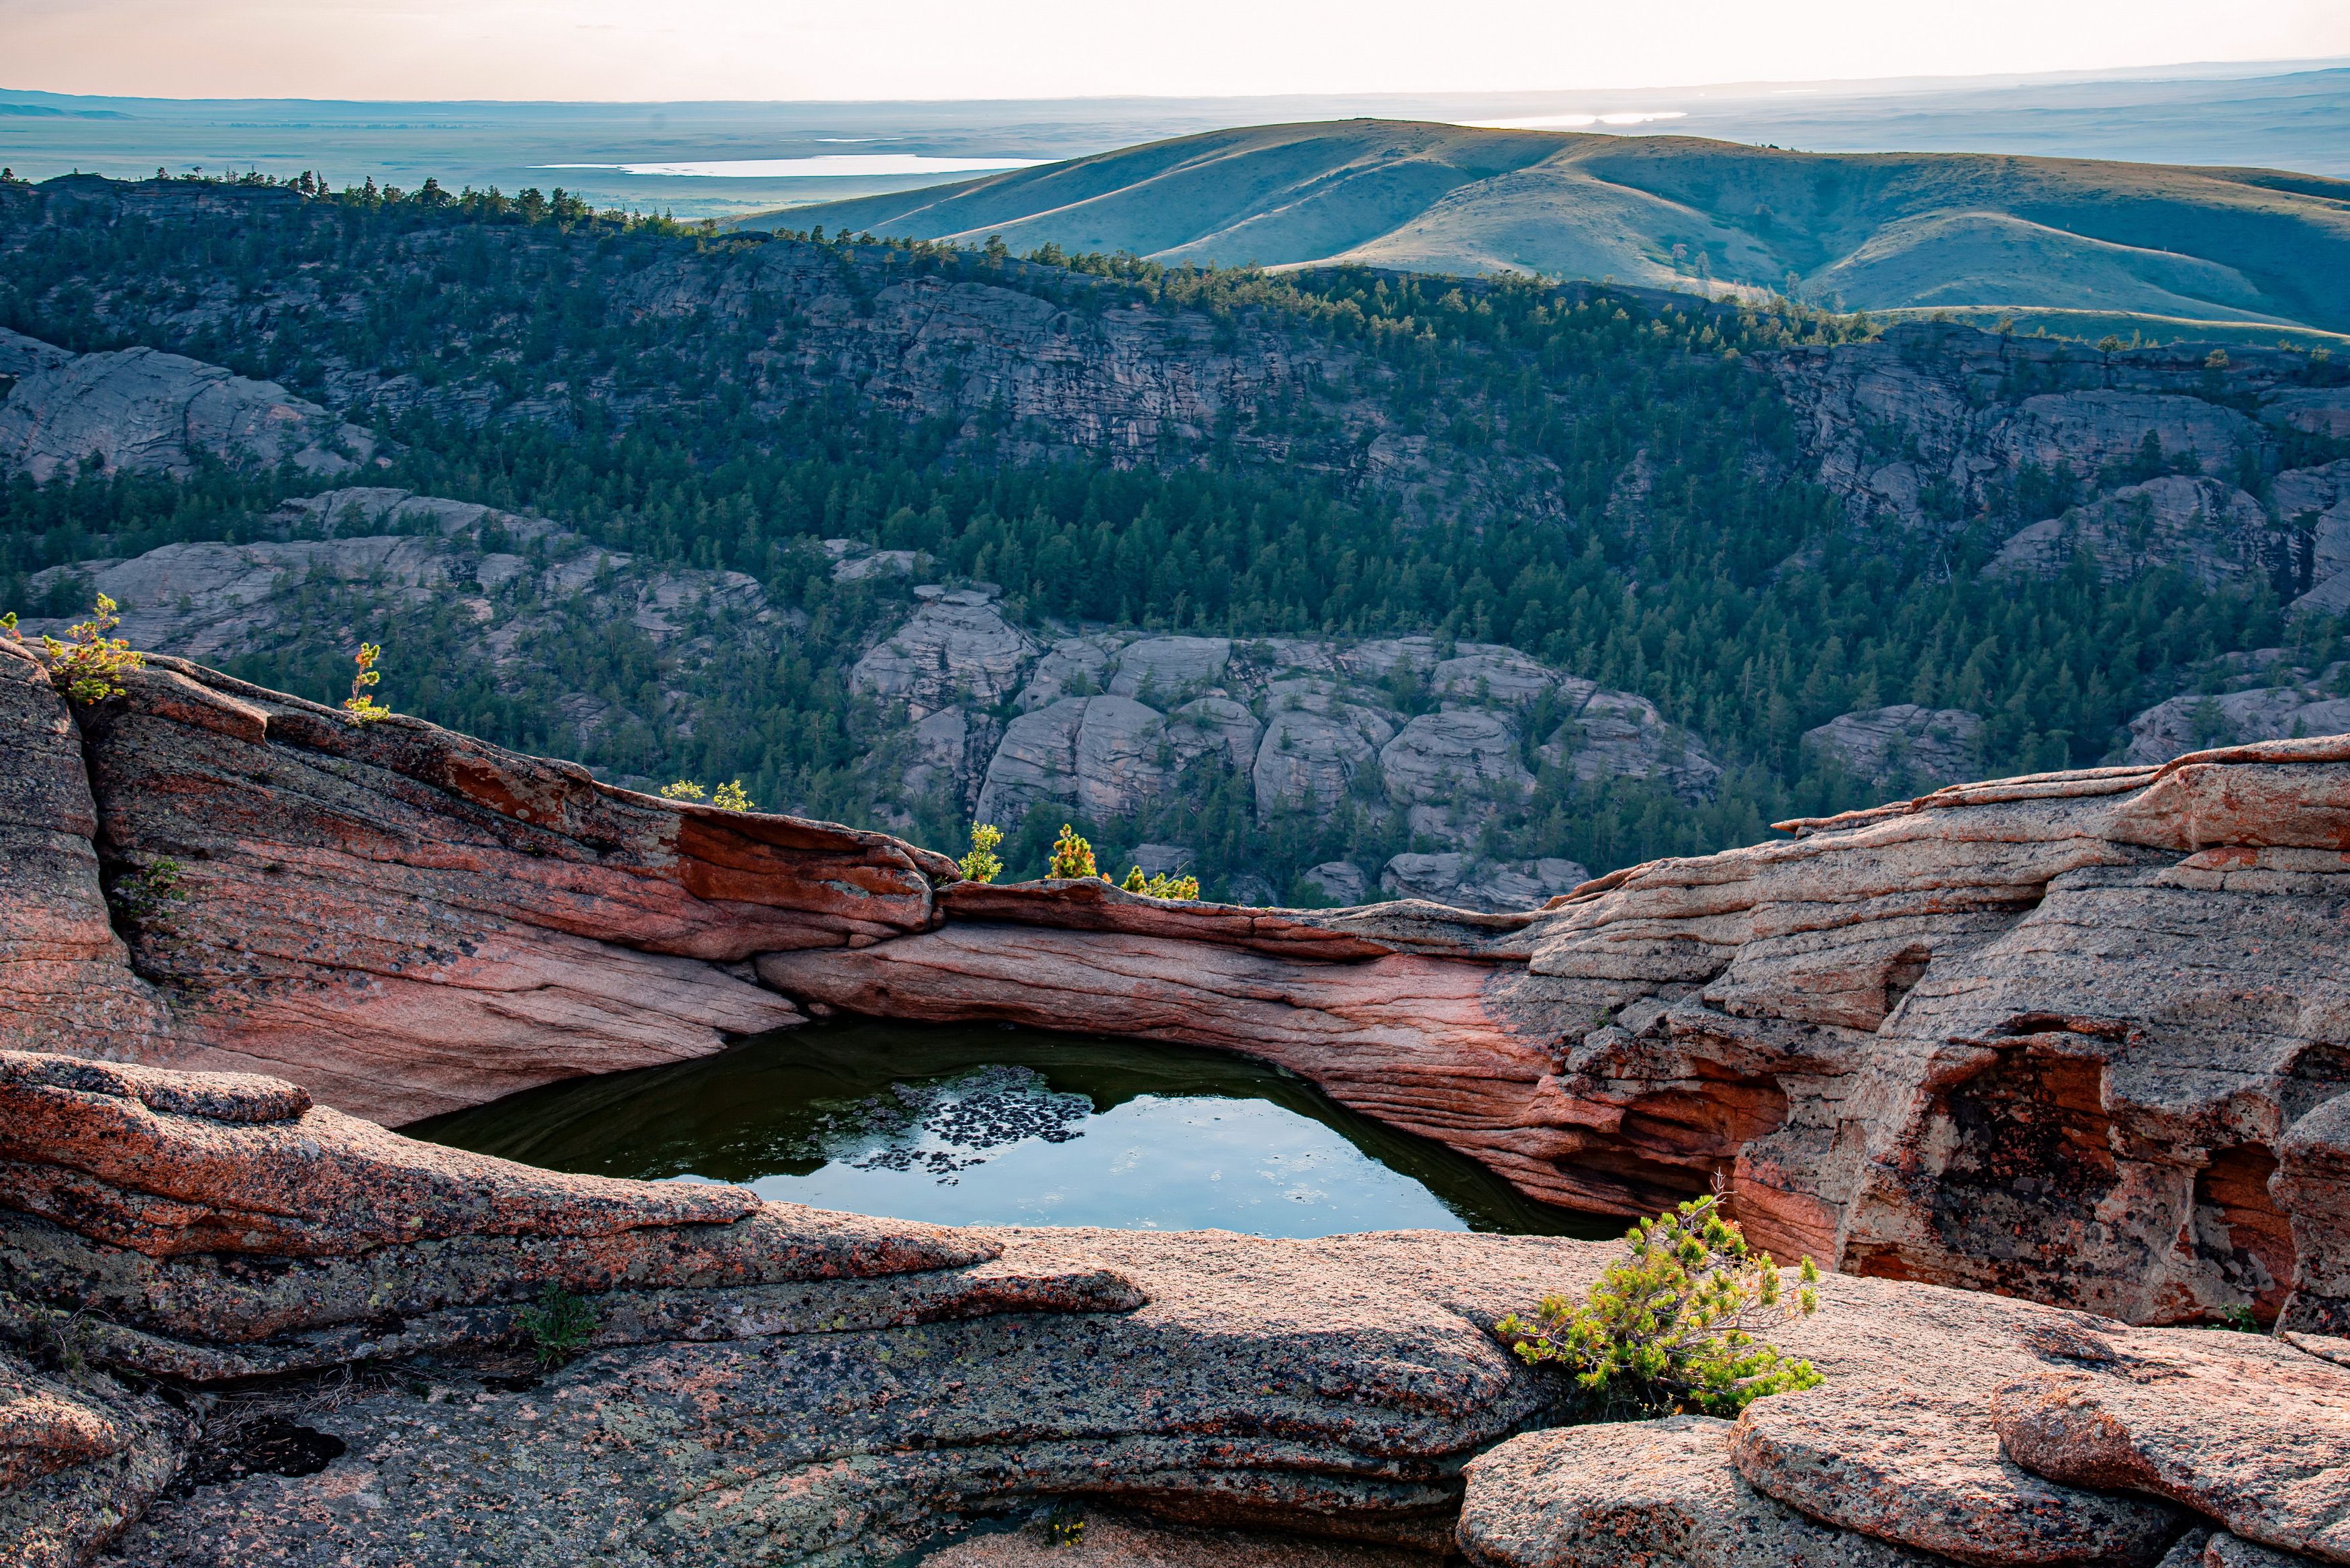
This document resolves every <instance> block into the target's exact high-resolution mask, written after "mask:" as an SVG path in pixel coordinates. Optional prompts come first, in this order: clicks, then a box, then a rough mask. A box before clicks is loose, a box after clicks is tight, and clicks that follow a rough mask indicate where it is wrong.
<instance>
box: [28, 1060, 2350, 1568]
mask: <svg viewBox="0 0 2350 1568" xmlns="http://www.w3.org/2000/svg"><path fill="white" fill-rule="evenodd" d="M1607 1251H1608V1249H1607V1248H1605V1247H1603V1246H1599V1245H1596V1244H1592V1243H1586V1242H1577V1241H1564V1240H1551V1239H1538V1238H1508V1237H1494V1236H1473V1235H1460V1234H1437V1233H1430V1232H1404V1233H1394V1234H1388V1235H1371V1236H1349V1237H1335V1238H1330V1239H1328V1240H1325V1241H1260V1240H1254V1239H1251V1238H1246V1237H1240V1236H1233V1235H1229V1234H1224V1233H1221V1232H1201V1233H1193V1234H1177V1235H1161V1234H1151V1233H1139V1232H1118V1231H1030V1230H962V1231H958V1230H948V1229H941V1228H939V1227H935V1226H928V1225H919V1224H909V1223H906V1222H902V1221H895V1220H868V1219H863V1218H860V1217H858V1216H854V1215H841V1214H829V1213H825V1212H822V1211H819V1210H807V1209H802V1208H799V1207H797V1206H795V1205H789V1204H771V1203H764V1202H762V1201H761V1200H760V1199H757V1198H756V1197H754V1196H753V1195H752V1194H750V1193H748V1192H745V1191H743V1190H741V1189H734V1188H726V1187H714V1186H703V1185H696V1186H685V1187H680V1186H676V1185H670V1184H661V1183H645V1182H631V1181H616V1180H608V1179H598V1178H589V1177H575V1176H559V1175H556V1174H553V1173H550V1172H546V1171H536V1170H532V1169H530V1168H527V1167H522V1166H515V1165H511V1164H508V1163H506V1162H504V1161H501V1160H495V1159H490V1158H484V1157H479V1156H473V1155H467V1154H462V1153H458V1152H455V1151H452V1150H448V1149H444V1148H439V1147H433V1146H431V1145H426V1144H420V1143H416V1142H412V1141H411V1140H409V1139H406V1138H402V1137H398V1136H397V1135H393V1134H389V1133H385V1132H382V1131H380V1130H379V1129H377V1128H374V1127H369V1125H367V1124H366V1123H363V1122H359V1121H357V1120H355V1119H353V1118H349V1117H347V1116H340V1115H338V1113H336V1112H333V1111H331V1110H328V1109H325V1108H322V1107H318V1106H313V1105H312V1104H310V1102H309V1097H308V1096H307V1094H305V1093H304V1092H303V1091H301V1090H300V1089H299V1088H297V1087H296V1086H295V1085H290V1084H286V1083H284V1082H282V1081H277V1080H272V1079H267V1078H260V1077H252V1076H243V1075H215V1074H190V1073H180V1072H168V1071H159V1070H156V1069H152V1068H144V1067H125V1066H120V1065H115V1064H100V1063H91V1062H87V1061H81V1060H78V1059H74V1058H68V1057H61V1056H57V1055H45V1054H21V1053H0V1293H5V1296H0V1299H5V1303H6V1306H7V1314H6V1316H5V1319H0V1325H5V1327H0V1335H5V1339H6V1340H7V1341H8V1342H9V1343H10V1345H13V1346H14V1347H15V1351H14V1354H10V1353H7V1352H0V1521H6V1522H7V1523H8V1524H10V1526H11V1527H12V1531H13V1532H14V1533H13V1540H14V1542H16V1543H17V1551H16V1557H15V1558H14V1559H13V1561H16V1562H22V1563H42V1564H49V1563H57V1564H78V1563H85V1562H87V1561H88V1559H89V1558H90V1556H91V1555H92V1554H93V1552H95V1551H96V1550H97V1549H98V1548H99V1547H100V1546H102V1545H106V1544H108V1543H109V1542H111V1543H112V1544H113V1551H114V1554H115V1556H116V1557H117V1558H118V1559H119V1560H120V1561H124V1562H127V1563H154V1564H162V1563H172V1564H175V1565H179V1568H190V1565H201V1564H212V1563H219V1564H224V1565H225V1564H228V1563H249V1562H253V1561H257V1560H266V1561H277V1562H286V1563H311V1564H320V1565H324V1564H327V1563H337V1564H353V1563H358V1564H377V1563H380V1564H384V1565H385V1568H390V1565H391V1564H394V1563H412V1562H415V1561H419V1560H436V1561H437V1560H445V1561H451V1562H454V1561H459V1560H473V1559H483V1560H487V1561H494V1562H502V1563H540V1562H546V1563H556V1562H560V1561H563V1560H566V1559H567V1558H571V1557H576V1556H577V1553H578V1552H581V1551H583V1550H592V1551H593V1552H595V1553H596V1554H598V1555H599V1556H600V1557H602V1559H603V1560H604V1561H606V1562H610V1563H630V1564H636V1563H645V1564H650V1563H660V1562H669V1561H674V1560H675V1559H676V1558H677V1557H678V1556H680V1555H681V1554H689V1555H691V1556H692V1557H693V1558H694V1560H696V1561H698V1562H706V1563H718V1564H726V1563H754V1562H773V1561H778V1560H782V1561H819V1562H856V1561H868V1560H871V1559H873V1558H876V1557H881V1556H887V1555H889V1554H890V1553H892V1552H899V1551H903V1550H904V1549H906V1548H908V1547H910V1546H912V1545H914V1544H916V1543H917V1542H921V1541H923V1540H924V1539H925V1538H926V1537H930V1536H932V1535H933V1534H934V1532H937V1531H938V1530H939V1529H940V1527H941V1526H942V1525H951V1524H952V1523H954V1522H956V1521H958V1520H959V1519H960V1518H962V1516H964V1515H965V1514H966V1513H968V1512H969V1511H972V1510H977V1509H989V1508H995V1509H1000V1508H1002V1507H1003V1506H1005V1505H1006V1504H1018V1503H1020V1502H1021V1501H1024V1500H1037V1501H1041V1500H1047V1499H1055V1498H1060V1499H1078V1500H1085V1501H1092V1502H1097V1503H1099V1502H1112V1503H1118V1504H1121V1505H1124V1506H1128V1507H1139V1508H1144V1509H1148V1510H1149V1511H1153V1512H1155V1513H1158V1514H1160V1515H1162V1516H1164V1517H1168V1518H1172V1519H1177V1520H1186V1521H1194V1522H1199V1523H1207V1524H1217V1525H1227V1526H1229V1525H1243V1526H1249V1527H1255V1528H1266V1527H1272V1528H1277V1529H1284V1530H1304V1531H1309V1532H1316V1533H1320V1534H1325V1535H1336V1536H1342V1537H1350V1538H1353V1539H1357V1540H1364V1541H1372V1542H1392V1543H1399V1544H1412V1545H1419V1546H1422V1547H1440V1546H1443V1545H1445V1544H1447V1543H1448V1542H1451V1540H1452V1539H1453V1538H1454V1535H1455V1532H1456V1530H1457V1532H1458V1540H1459V1542H1460V1544H1461V1546H1462V1547H1463V1548H1464V1549H1466V1551H1467V1552H1468V1553H1469V1554H1470V1556H1471V1560H1472V1561H1474V1562H1476V1563H1481V1564H1492V1565H1504V1564H1506V1565H1508V1568H1518V1565H1521V1564H1525V1565H1534V1564H1544V1565H1557V1568H1567V1565H1572V1564H1594V1565H1598V1564H1616V1563H1647V1564H1672V1563H1678V1564H1685V1565H1688V1568H1747V1565H1750V1564H1751V1565H1752V1568H1763V1565H1764V1564H1766V1563H1768V1564H1779V1563H1832V1564H1839V1565H1849V1568H1878V1565H1883V1568H1896V1565H1904V1564H1919V1565H1922V1564H1926V1563H1937V1562H1946V1561H1953V1560H1955V1561H1960V1562H1964V1563H1974V1564H1978V1565H1981V1568H2010V1565H2014V1568H2024V1565H2027V1564H2057V1563H2080V1564H2084V1565H2087V1564H2090V1563H2102V1564H2118V1565H2124V1568H2151V1565H2152V1564H2153V1563H2154V1562H2155V1560H2156V1559H2157V1558H2158V1557H2160V1556H2161V1555H2162V1554H2163V1553H2164V1552H2165V1551H2166V1550H2167V1549H2168V1548H2169V1547H2170V1546H2171V1544H2172V1542H2174V1540H2177V1539H2178V1538H2181V1537H2182V1536H2188V1537H2189V1538H2190V1539H2192V1540H2193V1541H2194V1542H2196V1543H2197V1545H2198V1547H2199V1549H2201V1548H2203V1547H2205V1546H2207V1545H2208V1542H2209V1541H2210V1540H2211V1539H2216V1538H2215V1537H2210V1536H2209V1535H2208V1534H2205V1533H2191V1527H2193V1526H2195V1525H2196V1524H2197V1523H2198V1521H2202V1523H2203V1525H2204V1527H2205V1530H2206V1531H2208V1530H2209V1528H2210V1527H2211V1526H2222V1527H2224V1528H2225V1530H2226V1531H2228V1532H2231V1533H2230V1536H2229V1539H2231V1540H2238V1541H2241V1542H2246V1543H2248V1545H2249V1546H2250V1547H2251V1549H2254V1550H2262V1549H2265V1550H2274V1551H2282V1552H2293V1553H2307V1554H2308V1557H2309V1558H2314V1559H2315V1560H2320V1561H2326V1562H2344V1561H2350V1545H2345V1543H2344V1542H2341V1541H2339V1540H2337V1539H2335V1536H2336V1535H2337V1534H2338V1530H2339V1516H2340V1513H2341V1511H2342V1510H2341V1503H2342V1501H2343V1500H2342V1499H2340V1498H2337V1497H2336V1496H2335V1492H2337V1491H2338V1490H2339V1487H2338V1476H2339V1473H2340V1464H2339V1455H2338V1453H2336V1451H2335V1450H2336V1449H2339V1448H2340V1447H2341V1445H2342V1444H2343V1443H2344V1442H2345V1440H2350V1422H2345V1417H2344V1414H2343V1412H2344V1410H2345V1409H2350V1370H2345V1369H2344V1368H2343V1367H2341V1366H2336V1365H2334V1364H2333V1363H2332V1362H2329V1361H2327V1360H2325V1359H2323V1358H2322V1357H2320V1356H2318V1355H2311V1354H2308V1353H2306V1352H2303V1351H2302V1350H2299V1349H2295V1348H2293V1347H2292V1346H2290V1345H2284V1344H2282V1343H2279V1342H2273V1341H2266V1340H2262V1339H2260V1338H2257V1337H2254V1336H2249V1335H2238V1334H2211V1333H2209V1332H2208V1331H2168V1332H2161V1331H2158V1332H2152V1333H2148V1332H2145V1331H2130V1330H2126V1329H2125V1328H2123V1327H2122V1325H2120V1324H2115V1323H2112V1322H2110V1321H2109V1320H2104V1319H2098V1318H2093V1317H2089V1316H2086V1315H2085V1314H2072V1313H2064V1312H2059V1311H2055V1310H2052V1309H2049V1308H2045V1307H2040V1306H2035V1305H2032V1304H2029V1303H2018V1302H2013V1301H2007V1300H2002V1299H1999V1298H1996V1297H1991V1296H1981V1295H1968V1294H1965V1293H1955V1292H1950V1291H1947V1290H1942V1289H1938V1288H1935V1287H1931V1286H1924V1285H1918V1284H1911V1283H1905V1282H1894V1281H1881V1280H1878V1281H1871V1280H1860V1279H1853V1278H1848V1277H1835V1276H1832V1277H1830V1278H1829V1279H1828V1280H1826V1281H1825V1283H1824V1284H1823V1286H1822V1288H1821V1297H1822V1310H1821V1312H1820V1314H1818V1316H1816V1317H1814V1318H1811V1319H1805V1320H1798V1321H1795V1322H1792V1323H1789V1324H1785V1325H1783V1328H1781V1329H1779V1330H1776V1331H1774V1337H1775V1338H1776V1339H1777V1340H1778V1341H1779V1342H1780V1343H1781V1344H1782V1345H1783V1346H1784V1347H1785V1348H1786V1349H1788V1350H1789V1351H1790V1352H1792V1353H1794V1354H1798V1355H1805V1356H1807V1357H1809V1358H1811V1359H1812V1360H1814V1362H1815V1363H1816V1365H1817V1366H1819V1368H1820V1370H1821V1371H1822V1372H1823V1373H1824V1374H1825V1382H1824V1383H1823V1384H1822V1385H1821V1386H1819V1387H1817V1388H1814V1389H1812V1390H1810V1391H1808V1392H1805V1393H1802V1394H1795V1395H1785V1396H1779V1397H1773V1398H1769V1399H1765V1400H1763V1401H1762V1402H1760V1403H1758V1404H1756V1405H1755V1406H1753V1407H1751V1408H1750V1409H1749V1410H1748V1411H1747V1412H1746V1413H1745V1415H1744V1416H1743V1417H1741V1419H1740V1420H1739V1421H1738V1422H1737V1423H1736V1424H1734V1425H1733V1424H1731V1423H1729V1422H1723V1421H1714V1420H1709V1419H1705V1418H1702V1417H1679V1418H1675V1419H1673V1420H1669V1421H1664V1422H1660V1423H1654V1424H1647V1423H1642V1424H1634V1425H1631V1426H1613V1427H1611V1426H1597V1427H1581V1428H1567V1429H1564V1430H1554V1431H1536V1432H1534V1433H1531V1434H1530V1435H1526V1436H1516V1435H1515V1434H1518V1433H1521V1432H1523V1431H1525V1429H1526V1428H1529V1427H1533V1426H1538V1425H1540V1424H1542V1423H1544V1422H1545V1421H1547V1420H1552V1419H1555V1418H1557V1417H1558V1416H1559V1415H1560V1414H1562V1413H1563V1411H1564V1406H1563V1404H1562V1398H1563V1396H1564V1394H1565V1385H1564V1384H1563V1383H1560V1382H1556V1381H1553V1380H1552V1379H1551V1378H1549V1377H1548V1376H1544V1375H1540V1374H1537V1373H1535V1372H1534V1370H1532V1369H1530V1368H1527V1367H1525V1366H1522V1365H1520V1364H1518V1363H1517V1361H1516V1360H1515V1358H1514V1357H1513V1356H1512V1355H1510V1354H1509V1353H1508V1351H1507V1349H1506V1348H1505V1347H1504V1346H1503V1345H1502V1344H1501V1343H1500V1341H1499V1340H1498V1339H1496V1338H1495V1337H1493V1336H1492V1334H1490V1333H1489V1332H1488V1331H1487V1328H1486V1326H1485V1325H1487V1324H1490V1323H1491V1322H1492V1321H1493V1320H1494V1319H1495V1318H1496V1317H1498V1316H1499V1315H1500V1314H1502V1313H1503V1312H1504V1311H1507V1310H1509V1309H1510V1308H1512V1307H1513V1306H1517V1305H1521V1304H1523V1303H1524V1302H1526V1301H1527V1300H1529V1299H1530V1298H1531V1297H1532V1296H1533V1295H1534V1294H1537V1293H1544V1292H1547V1291H1552V1290H1562V1289H1564V1290H1570V1291H1572V1290H1579V1289H1581V1288H1584V1287H1585V1286H1586V1285H1587V1284H1588V1283H1589V1282H1590V1281H1591V1280H1592V1279H1593V1278H1594V1277H1595V1275H1596V1272H1597V1270H1598V1269H1599V1267H1600V1266H1601V1265H1602V1263H1603V1262H1604V1260H1605V1258H1606V1256H1607ZM550 1289H555V1290H559V1291H563V1292H567V1293H570V1295H569V1297H568V1299H569V1300H570V1301H571V1303H573V1305H572V1309H571V1310H572V1311H573V1312H574V1314H576V1317H577V1323H578V1333H579V1338H580V1343H579V1344H578V1345H577V1346H576V1347H575V1354H576V1355H577V1359H574V1360H572V1361H571V1362H570V1364H569V1365H567V1366H564V1367H562V1368H561V1369H560V1370H556V1371H551V1372H549V1371H541V1372H540V1373H538V1374H536V1375H531V1374H528V1373H524V1374H522V1375H516V1373H515V1371H514V1370H513V1369H514V1368H515V1365H516V1358H515V1356H514V1355H513V1351H514V1348H515V1345H516V1343H517V1342H518V1341H522V1340H526V1339H527V1338H528V1337H529V1336H530V1334H533V1333H534V1332H539V1333H542V1334H543V1333H544V1332H545V1331H544V1330H543V1329H539V1330H534V1328H533V1319H532V1316H531V1314H532V1313H533V1312H534V1311H537V1310H541V1309H540V1307H538V1306H537V1305H535V1304H534V1303H544V1302H545V1301H546V1300H547V1299H548V1298H547V1297H546V1292H547V1291H548V1290H550ZM68 1351H69V1352H70V1355H69V1358H68V1355H67V1354H66V1353H67V1352H68ZM68 1359H69V1361H70V1366H69V1368H68V1366H67V1363H68ZM36 1363H39V1364H42V1365H36ZM353 1368H357V1369H359V1376H351V1373H350V1369H353ZM2147 1373H2154V1374H2157V1376H2146V1374H2147ZM305 1374H307V1375H308V1376H304V1375H305ZM320 1374H325V1375H327V1376H324V1377H323V1379H322V1378H321V1377H320V1376H318V1375H320ZM256 1375H265V1376H266V1375H275V1376H276V1381H275V1382H274V1383H269V1384H266V1385H263V1386H261V1388H262V1393H261V1397H262V1398H264V1399H265V1401H267V1402H266V1403H264V1404H263V1405H261V1406H260V1407H259V1408H260V1409H263V1410H268V1411H274V1412H276V1414H274V1415H272V1416H270V1417H268V1419H267V1421H265V1422H258V1423H257V1422H255V1420H254V1419H253V1418H252V1415H251V1414H250V1412H251V1411H252V1410H253V1409H254V1407H253V1406H252V1404H251V1401H252V1400H253V1399H254V1398H255V1394H254V1392H253V1390H254V1388H255V1385H254V1383H253V1381H252V1380H253V1379H254V1378H255V1376H256ZM2181 1376H2183V1377H2185V1378H2187V1379H2188V1381H2187V1382H2186V1383H2185V1384H2178V1383H2176V1382H2175V1379H2177V1378H2178V1377H2181ZM137 1386H143V1387H145V1388H146V1389H148V1390H149V1391H148V1392H145V1393H136V1392H133V1388H134V1387H137ZM165 1391H168V1393H169V1396H170V1397H169V1398H165V1397H159V1395H160V1394H161V1393H163V1392H165ZM2190 1408H2199V1409H2201V1410H2202V1411H2204V1412H2206V1413H2207V1417H2206V1419H2205V1421H2204V1422H2203V1423H2202V1424H2200V1425H2198V1424H2196V1423H2194V1422H2192V1421H2188V1420H2184V1419H2183V1418H2182V1415H2181V1412H2183V1411H2185V1410H2188V1409H2190ZM297 1418H298V1419H297ZM256 1429H259V1430H261V1431H264V1432H266V1433H267V1434H268V1436H267V1437H266V1438H264V1439H263V1440H261V1441H259V1442H256V1440H255V1432H256ZM2083 1433H2086V1434H2087V1435H2086V1436H2085V1437H2084V1436H2083V1435H2082V1434H2083ZM272 1443H274V1444H276V1449H275V1450H273V1449H271V1448H270V1447H269V1445H270V1444H272ZM1496 1445H1499V1446H1498V1447H1497V1446H1496ZM287 1449H292V1450H293V1451H292V1453H291V1455H290V1459H291V1461H292V1462H288V1460H287V1459H285V1458H280V1459H270V1458H268V1457H266V1456H268V1455H269V1454H271V1453H272V1452H273V1451H275V1452H276V1453H279V1454H284V1453H286V1450H287ZM1481 1456H1482V1457H1481ZM273 1471H274V1472H275V1473H270V1472H273ZM256 1472H259V1473H256ZM175 1478H177V1479H178V1480H179V1483H180V1484H179V1485H177V1486H176V1487H172V1482H173V1481H174V1479H175ZM1464 1484H1465V1491H1466V1497H1465V1506H1464V1501H1463V1491H1464ZM167 1488H171V1490H169V1491H168V1492H167V1490H166V1489H167ZM2117 1489H2118V1490H2117ZM1456 1513H1457V1515H1458V1518H1457V1522H1456ZM2284 1560H2285V1561H2287V1562H2288V1563H2291V1562H2300V1561H2304V1560H2305V1559H2304V1558H2303V1557H2301V1556H2289V1557H2287V1558H2285V1559H2284ZM2221 1561H2223V1562H2225V1561H2230V1559H2226V1558H2222V1559H2221Z"/></svg>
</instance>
